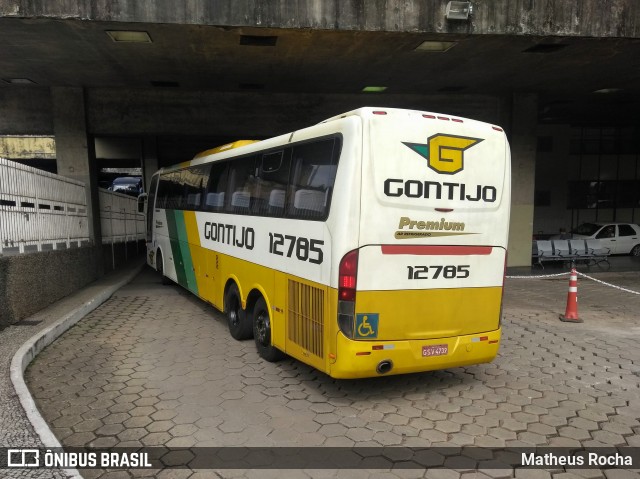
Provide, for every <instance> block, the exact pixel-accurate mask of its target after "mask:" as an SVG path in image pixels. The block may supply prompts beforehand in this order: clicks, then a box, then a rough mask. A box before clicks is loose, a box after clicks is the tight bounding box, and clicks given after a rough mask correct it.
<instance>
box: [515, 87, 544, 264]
mask: <svg viewBox="0 0 640 479" xmlns="http://www.w3.org/2000/svg"><path fill="white" fill-rule="evenodd" d="M511 115H512V116H511V137H510V139H509V141H510V143H511V224H510V226H509V260H508V266H530V265H531V238H532V235H533V196H534V187H535V168H536V147H537V135H536V129H537V125H538V98H537V95H535V94H515V95H514V97H513V106H512V113H511Z"/></svg>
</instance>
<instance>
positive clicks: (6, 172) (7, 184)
mask: <svg viewBox="0 0 640 479" xmlns="http://www.w3.org/2000/svg"><path fill="white" fill-rule="evenodd" d="M86 243H89V225H88V219H87V201H86V195H85V186H84V184H83V183H81V182H79V181H75V180H72V179H70V178H65V177H63V176H59V175H54V174H52V173H48V172H46V171H41V170H38V169H36V168H32V167H30V166H25V165H22V164H20V163H16V162H13V161H10V160H6V159H4V158H0V255H8V254H17V253H25V252H30V251H47V250H56V249H66V248H72V247H78V246H81V245H82V244H86Z"/></svg>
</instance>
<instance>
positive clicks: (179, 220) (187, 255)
mask: <svg viewBox="0 0 640 479" xmlns="http://www.w3.org/2000/svg"><path fill="white" fill-rule="evenodd" d="M175 215H176V220H175V221H176V230H177V231H178V239H179V240H180V241H179V246H180V250H181V256H182V264H183V267H184V270H183V274H184V278H185V284H184V285H183V286H184V287H185V288H187V289H188V290H190V291H192V292H194V293H195V294H198V283H197V281H196V273H195V271H194V268H193V260H192V259H191V249H190V248H189V237H188V235H187V225H186V224H185V222H184V212H183V211H175Z"/></svg>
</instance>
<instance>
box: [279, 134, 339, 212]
mask: <svg viewBox="0 0 640 479" xmlns="http://www.w3.org/2000/svg"><path fill="white" fill-rule="evenodd" d="M338 144H339V143H338V142H337V141H336V140H335V139H333V138H331V139H328V140H320V141H315V142H313V143H306V144H302V145H298V146H296V147H294V148H293V162H292V163H293V177H292V180H291V188H290V192H289V197H288V201H287V213H288V216H291V217H293V218H300V219H320V218H324V217H326V215H327V214H328V212H329V205H330V203H331V191H332V190H333V184H334V182H335V179H336V171H337V168H338V166H337V159H338V154H337V151H336V148H334V147H337V145H338Z"/></svg>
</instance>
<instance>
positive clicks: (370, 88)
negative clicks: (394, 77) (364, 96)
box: [362, 86, 387, 93]
mask: <svg viewBox="0 0 640 479" xmlns="http://www.w3.org/2000/svg"><path fill="white" fill-rule="evenodd" d="M386 89H387V87H386V86H366V87H364V88H363V89H362V91H363V92H364V93H382V92H383V91H385V90H386Z"/></svg>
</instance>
